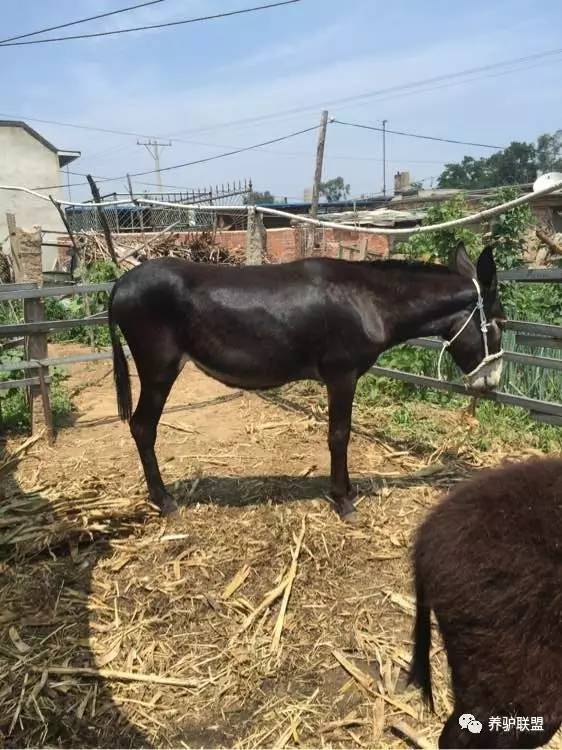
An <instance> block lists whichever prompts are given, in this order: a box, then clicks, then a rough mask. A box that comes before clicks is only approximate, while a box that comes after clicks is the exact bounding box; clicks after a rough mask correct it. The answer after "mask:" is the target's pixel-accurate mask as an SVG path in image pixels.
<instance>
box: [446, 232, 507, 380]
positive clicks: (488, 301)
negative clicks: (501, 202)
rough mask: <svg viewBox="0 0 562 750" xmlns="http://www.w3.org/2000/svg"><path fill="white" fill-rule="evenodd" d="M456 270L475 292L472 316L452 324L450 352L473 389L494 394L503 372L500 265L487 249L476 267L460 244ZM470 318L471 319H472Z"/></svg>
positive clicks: (455, 319) (464, 313) (467, 314)
mask: <svg viewBox="0 0 562 750" xmlns="http://www.w3.org/2000/svg"><path fill="white" fill-rule="evenodd" d="M451 266H452V269H453V270H455V271H456V272H457V273H459V274H460V275H461V276H464V277H465V278H466V280H467V282H468V284H470V286H471V288H472V289H473V290H474V292H475V295H474V296H475V302H474V304H473V305H471V306H470V309H469V310H468V312H466V311H465V312H462V313H461V314H460V315H458V316H455V317H454V318H453V320H452V325H451V329H450V331H449V336H448V338H449V341H450V345H449V347H448V348H449V351H450V352H451V354H452V356H453V359H454V360H455V362H456V363H457V365H458V366H459V367H460V368H461V370H462V371H463V372H464V373H465V377H466V379H467V381H468V384H469V385H470V387H471V388H475V389H477V390H490V389H492V388H495V387H496V386H497V385H498V384H499V382H500V376H501V372H502V348H501V338H502V334H501V324H502V323H503V322H504V321H505V318H506V316H505V312H504V310H503V308H502V305H501V302H500V299H499V295H498V281H497V274H496V263H495V261H494V256H493V253H492V249H491V248H490V247H485V248H484V250H483V251H482V253H481V255H480V257H479V258H478V261H477V263H476V267H475V266H474V264H473V263H472V261H471V260H470V258H469V257H468V253H467V252H466V249H465V247H464V245H463V244H460V245H459V246H458V247H457V249H456V251H455V253H454V257H453V259H452V263H451ZM469 316H471V317H470V319H469Z"/></svg>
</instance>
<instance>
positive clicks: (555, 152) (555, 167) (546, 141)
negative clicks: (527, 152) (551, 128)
mask: <svg viewBox="0 0 562 750" xmlns="http://www.w3.org/2000/svg"><path fill="white" fill-rule="evenodd" d="M537 168H538V169H539V170H540V171H541V172H555V171H556V172H558V171H559V170H561V169H562V130H557V131H556V133H553V134H552V135H549V134H548V133H544V134H543V135H540V136H539V137H538V139H537Z"/></svg>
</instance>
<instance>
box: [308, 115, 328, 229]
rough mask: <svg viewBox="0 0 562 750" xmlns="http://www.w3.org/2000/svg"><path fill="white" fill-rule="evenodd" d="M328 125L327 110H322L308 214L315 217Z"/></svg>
mask: <svg viewBox="0 0 562 750" xmlns="http://www.w3.org/2000/svg"><path fill="white" fill-rule="evenodd" d="M327 126H328V111H327V110H324V111H323V112H322V116H321V118H320V132H319V133H318V146H317V148H316V169H315V171H314V185H313V186H312V204H311V206H310V215H311V216H312V217H314V218H316V216H317V214H318V200H319V198H320V182H321V181H322V163H323V161H324V144H325V143H326V128H327Z"/></svg>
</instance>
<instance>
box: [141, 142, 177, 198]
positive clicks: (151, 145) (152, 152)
mask: <svg viewBox="0 0 562 750" xmlns="http://www.w3.org/2000/svg"><path fill="white" fill-rule="evenodd" d="M171 145H172V141H168V143H160V142H159V141H157V140H153V141H152V140H148V141H137V146H144V147H145V148H146V150H147V151H148V153H149V154H150V155H151V156H152V158H153V159H154V171H155V172H156V179H157V181H158V185H159V187H160V192H161V193H162V192H163V190H162V175H161V174H160V148H162V147H164V146H171ZM153 149H154V150H153Z"/></svg>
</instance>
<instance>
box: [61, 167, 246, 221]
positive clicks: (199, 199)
mask: <svg viewBox="0 0 562 750" xmlns="http://www.w3.org/2000/svg"><path fill="white" fill-rule="evenodd" d="M251 195H252V182H251V180H244V181H238V182H235V183H232V184H231V183H226V184H222V185H218V186H215V187H210V188H208V189H205V190H191V191H182V192H171V193H170V192H167V193H142V194H138V195H137V196H136V197H137V198H144V199H145V200H154V201H161V202H165V203H177V204H178V208H175V207H174V206H158V205H153V206H147V205H138V204H136V203H135V202H134V200H131V203H130V204H126V205H118V206H115V205H111V201H115V200H119V199H120V198H126V197H127V196H128V194H123V193H112V194H111V195H106V196H104V201H107V204H108V205H107V206H104V208H103V212H104V214H105V216H106V218H107V221H108V223H109V227H110V229H111V231H112V232H114V233H116V234H123V233H133V232H162V231H165V230H169V229H173V230H174V231H176V232H181V231H190V230H192V231H193V230H213V229H221V228H227V227H228V228H238V227H240V228H243V227H244V226H245V221H246V212H245V209H244V207H245V206H246V205H247V204H248V202H249V201H250V199H251ZM186 203H189V204H192V205H194V206H196V208H190V209H185V208H180V207H179V205H180V204H186ZM214 204H220V205H221V206H227V207H229V209H228V210H226V211H223V212H220V213H217V212H216V211H211V210H208V209H207V210H206V207H208V206H212V205H214ZM230 207H232V210H230ZM66 217H67V220H68V223H69V225H70V229H71V230H72V231H73V232H75V233H80V232H102V231H103V227H102V223H101V219H100V214H99V211H98V210H97V209H96V208H95V207H94V206H68V207H67V208H66Z"/></svg>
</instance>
